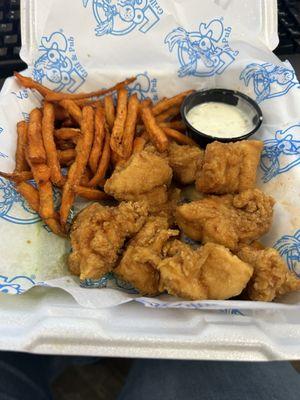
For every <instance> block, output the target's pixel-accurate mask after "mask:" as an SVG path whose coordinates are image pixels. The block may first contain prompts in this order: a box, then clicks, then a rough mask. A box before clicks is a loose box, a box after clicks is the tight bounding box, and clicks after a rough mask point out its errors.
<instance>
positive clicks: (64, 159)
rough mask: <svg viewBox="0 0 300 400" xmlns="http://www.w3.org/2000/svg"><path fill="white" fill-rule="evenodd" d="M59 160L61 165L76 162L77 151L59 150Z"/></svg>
mask: <svg viewBox="0 0 300 400" xmlns="http://www.w3.org/2000/svg"><path fill="white" fill-rule="evenodd" d="M57 152H58V159H59V162H60V164H62V165H68V163H69V162H70V161H74V159H75V157H76V150H75V149H68V150H58V151H57Z"/></svg>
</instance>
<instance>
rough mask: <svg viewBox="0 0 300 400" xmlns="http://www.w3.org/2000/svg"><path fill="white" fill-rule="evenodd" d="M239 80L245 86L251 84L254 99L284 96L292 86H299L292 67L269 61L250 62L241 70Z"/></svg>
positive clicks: (260, 99)
mask: <svg viewBox="0 0 300 400" xmlns="http://www.w3.org/2000/svg"><path fill="white" fill-rule="evenodd" d="M240 80H242V81H244V83H245V85H246V86H250V85H252V86H253V90H254V93H255V96H256V101H257V102H258V103H261V102H262V101H264V100H268V99H272V98H275V97H280V96H284V95H285V94H287V93H288V92H289V91H290V90H291V89H292V88H293V87H295V86H297V87H298V88H300V85H299V81H298V79H297V77H296V74H295V72H294V71H293V70H292V69H289V68H286V67H282V66H279V65H274V64H270V63H264V64H257V63H252V64H249V65H247V67H246V68H245V69H244V70H243V71H242V73H241V75H240Z"/></svg>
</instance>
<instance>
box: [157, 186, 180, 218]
mask: <svg viewBox="0 0 300 400" xmlns="http://www.w3.org/2000/svg"><path fill="white" fill-rule="evenodd" d="M180 200H181V190H180V189H178V188H176V187H174V186H171V187H170V188H169V190H168V200H167V202H166V203H164V204H162V205H160V206H159V207H158V208H157V209H156V210H154V211H152V212H151V215H153V216H159V217H165V218H167V219H168V222H169V225H174V224H175V223H176V220H175V212H176V209H177V206H178V204H179V202H180Z"/></svg>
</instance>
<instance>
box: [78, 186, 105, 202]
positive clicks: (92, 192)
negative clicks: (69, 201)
mask: <svg viewBox="0 0 300 400" xmlns="http://www.w3.org/2000/svg"><path fill="white" fill-rule="evenodd" d="M75 193H76V195H77V196H79V197H83V198H84V199H87V200H93V201H100V200H104V199H107V198H109V196H108V195H107V194H106V193H104V192H102V191H101V190H97V189H93V188H89V187H84V186H76V187H75Z"/></svg>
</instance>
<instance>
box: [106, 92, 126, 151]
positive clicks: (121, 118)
mask: <svg viewBox="0 0 300 400" xmlns="http://www.w3.org/2000/svg"><path fill="white" fill-rule="evenodd" d="M127 102H128V91H127V90H126V89H121V90H120V91H119V92H118V103H117V115H116V118H115V122H114V126H113V130H112V134H111V138H110V146H111V149H112V150H113V151H114V152H115V153H117V154H118V155H119V156H120V157H122V156H123V146H122V141H123V134H124V129H125V124H126V118H127Z"/></svg>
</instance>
